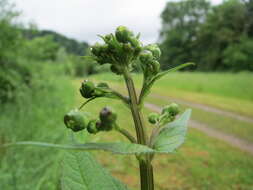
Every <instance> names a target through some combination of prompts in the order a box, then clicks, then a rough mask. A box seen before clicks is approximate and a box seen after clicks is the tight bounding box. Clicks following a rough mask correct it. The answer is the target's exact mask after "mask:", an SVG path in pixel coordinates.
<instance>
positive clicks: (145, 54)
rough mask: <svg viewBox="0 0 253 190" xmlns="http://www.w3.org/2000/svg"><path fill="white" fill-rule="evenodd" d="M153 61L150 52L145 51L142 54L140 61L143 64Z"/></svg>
mask: <svg viewBox="0 0 253 190" xmlns="http://www.w3.org/2000/svg"><path fill="white" fill-rule="evenodd" d="M152 60H153V54H152V53H151V52H150V51H147V50H145V51H143V52H141V54H140V61H141V62H142V63H143V64H147V63H149V62H151V61H152Z"/></svg>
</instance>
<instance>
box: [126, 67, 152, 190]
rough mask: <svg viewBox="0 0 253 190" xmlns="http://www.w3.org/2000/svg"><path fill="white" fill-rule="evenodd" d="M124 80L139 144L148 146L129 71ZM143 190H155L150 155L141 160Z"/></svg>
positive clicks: (139, 107)
mask: <svg viewBox="0 0 253 190" xmlns="http://www.w3.org/2000/svg"><path fill="white" fill-rule="evenodd" d="M124 79H125V82H126V85H127V89H128V94H129V99H130V102H129V103H130V108H131V112H132V116H133V120H134V125H135V130H136V136H137V143H138V144H143V145H148V139H147V135H146V131H145V127H144V122H143V117H142V114H141V106H139V105H138V99H137V95H136V91H135V87H134V83H133V80H132V77H131V75H130V73H129V72H128V71H125V72H124ZM139 168H140V178H141V190H154V181H153V167H152V165H151V159H150V155H143V157H141V158H140V159H139Z"/></svg>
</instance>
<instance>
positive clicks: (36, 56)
mask: <svg viewBox="0 0 253 190" xmlns="http://www.w3.org/2000/svg"><path fill="white" fill-rule="evenodd" d="M17 18H19V12H17V11H16V10H15V9H14V8H13V6H12V5H11V4H10V3H9V2H8V0H0V145H1V144H4V143H8V142H13V141H20V140H34V141H46V142H52V143H67V142H68V141H72V140H73V137H71V136H70V135H69V134H68V131H67V130H66V129H65V127H64V126H63V122H62V117H63V115H64V114H65V113H66V111H68V110H70V109H71V108H73V107H75V106H77V105H79V104H80V102H82V101H83V99H81V96H79V94H78V93H77V91H78V88H79V85H80V81H81V80H83V78H84V77H85V78H87V77H89V78H90V79H91V80H93V81H108V82H110V83H111V84H112V86H113V87H114V88H117V89H121V90H122V92H125V89H124V88H123V86H122V82H123V81H122V79H121V78H119V77H118V76H112V75H110V74H108V73H105V72H106V71H108V67H106V66H105V67H98V66H97V65H96V63H94V62H90V61H87V60H84V59H83V58H82V57H81V56H83V55H88V54H89V48H88V47H89V45H88V44H87V43H86V42H78V41H76V40H74V39H69V38H67V37H65V36H63V35H61V34H58V33H56V32H53V31H40V30H38V29H36V27H31V28H26V27H24V26H23V25H22V23H20V22H18V21H17ZM161 19H162V23H163V25H162V29H161V33H160V39H159V45H160V47H161V49H162V51H163V54H162V55H163V56H162V58H161V63H162V67H163V68H168V67H173V66H175V65H178V64H181V63H184V62H189V61H193V62H195V63H197V64H196V67H193V68H190V70H191V71H193V70H197V71H202V72H181V73H172V74H171V75H169V76H168V77H166V78H164V79H163V80H161V81H160V82H159V83H158V85H157V86H156V87H155V88H154V93H153V94H152V95H150V96H149V98H148V101H149V103H151V104H154V105H156V106H162V105H165V104H168V103H169V102H171V101H178V103H179V104H180V105H181V108H182V109H184V108H186V107H192V109H193V120H194V121H198V122H201V123H204V124H205V125H207V126H208V127H210V128H211V129H215V130H217V131H218V132H222V133H225V134H228V135H231V136H233V137H234V138H236V139H237V138H239V139H241V140H244V141H246V142H248V143H251V144H252V143H253V138H252V133H253V122H248V121H246V120H238V119H237V118H235V117H229V116H227V115H224V114H219V113H216V112H210V111H208V110H205V109H202V108H201V107H198V106H196V105H202V106H203V105H204V106H208V107H211V108H215V109H219V110H222V111H225V112H231V113H233V114H236V115H237V116H243V117H246V118H250V119H252V117H253V88H252V87H253V82H252V81H253V75H252V72H251V71H252V70H253V54H252V52H253V1H252V0H245V1H242V0H227V1H224V3H222V4H220V5H216V6H213V5H211V4H210V3H209V2H208V1H206V0H187V1H179V2H168V3H167V5H166V7H165V9H164V10H163V12H162V13H161ZM206 71H208V73H207V72H206ZM210 71H216V72H213V73H211V72H210ZM231 71H233V72H231ZM239 71H240V72H239ZM241 71H243V72H241ZM101 72H103V73H102V74H98V75H91V76H87V75H90V74H94V73H101ZM234 72H237V73H234ZM77 77H78V79H77ZM134 79H135V81H136V82H137V84H138V85H140V84H141V77H140V76H139V75H138V73H136V75H135V78H134ZM168 81H170V84H172V85H168ZM185 103H188V104H185ZM189 103H190V106H189ZM108 104H110V105H111V106H112V107H114V108H115V109H116V110H117V111H118V112H119V114H118V115H119V116H120V118H119V119H120V122H121V124H122V125H126V124H127V125H126V127H127V128H129V129H130V130H131V128H132V125H133V124H132V122H131V121H129V122H128V123H126V120H125V118H126V116H127V115H128V114H130V113H129V112H128V111H127V109H126V108H124V107H120V106H119V104H118V102H117V101H110V102H108V100H107V101H106V100H99V101H98V102H96V104H93V103H91V104H89V105H88V107H87V109H88V110H89V111H90V112H92V113H93V114H97V112H98V111H99V110H98V109H99V108H101V107H102V106H104V105H108ZM194 105H195V106H194ZM150 111H151V110H150V109H148V108H147V109H146V110H145V113H149V112H150ZM86 135H87V134H79V135H77V136H76V138H77V139H79V138H80V139H82V138H84V136H86ZM86 138H89V140H90V141H97V140H98V139H102V140H104V141H111V139H117V140H122V141H123V140H124V139H123V138H122V139H121V138H120V137H118V136H117V135H115V134H113V133H112V134H110V136H105V135H104V134H103V133H101V134H99V136H98V137H97V136H96V138H92V137H91V138H90V137H86ZM100 141H101V140H100ZM101 154H103V155H105V156H102V157H101ZM96 156H97V158H98V159H99V160H100V161H101V162H102V163H103V165H105V166H107V167H109V169H110V170H111V171H112V173H113V175H114V176H117V177H119V178H120V179H121V180H122V181H124V182H125V183H127V184H130V186H131V187H132V188H133V189H138V180H137V177H138V170H137V165H135V164H134V163H135V162H133V159H135V158H134V157H131V158H130V159H129V157H123V156H118V157H115V156H112V155H110V154H109V153H102V152H99V153H97V154H96ZM62 158H63V151H58V150H53V149H47V148H42V149H37V148H34V147H22V148H21V147H17V148H11V149H0V189H4V190H9V189H15V190H19V189H20V190H26V189H27V190H30V189H38V190H39V189H41V190H42V189H47V190H51V189H52V190H53V189H60V175H61V161H62ZM112 162H113V164H111V163H112ZM155 168H156V170H157V171H156V172H155V173H157V175H156V176H155V178H156V187H157V189H159V190H165V189H191V190H193V189H207V190H209V189H210V190H220V189H222V190H230V189H234V190H236V189H241V190H251V189H252V188H253V182H252V179H253V160H252V155H251V154H250V153H248V152H245V151H243V150H241V149H240V148H235V147H233V145H231V144H230V143H228V142H224V141H222V140H217V139H216V138H214V137H210V135H208V134H206V133H203V132H201V131H199V130H197V129H193V128H190V130H189V135H188V138H187V140H186V144H185V145H184V146H183V147H182V149H180V150H179V151H178V153H177V154H175V155H174V154H173V155H170V156H158V157H157V158H156V159H155ZM168 187H170V188H168Z"/></svg>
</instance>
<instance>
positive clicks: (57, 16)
mask: <svg viewBox="0 0 253 190" xmlns="http://www.w3.org/2000/svg"><path fill="white" fill-rule="evenodd" d="M13 1H14V2H15V3H16V5H17V8H18V9H19V10H21V11H22V13H23V14H22V20H23V21H24V22H25V23H30V22H32V23H36V25H37V26H38V28H39V29H49V30H54V31H57V32H59V33H62V34H64V35H66V36H68V37H72V38H75V39H78V40H81V41H87V42H89V43H94V42H95V41H97V39H98V37H97V34H107V33H111V32H112V31H114V30H115V28H116V27H117V26H119V25H125V26H127V27H129V28H130V29H131V30H134V31H135V32H141V34H142V36H141V38H142V40H143V41H144V42H146V43H152V42H156V41H157V38H158V32H159V29H160V26H161V20H160V17H159V16H160V14H161V12H162V10H163V9H164V7H165V4H166V2H168V1H165V0H13ZM211 1H212V3H214V4H218V3H220V2H221V1H222V0H211Z"/></svg>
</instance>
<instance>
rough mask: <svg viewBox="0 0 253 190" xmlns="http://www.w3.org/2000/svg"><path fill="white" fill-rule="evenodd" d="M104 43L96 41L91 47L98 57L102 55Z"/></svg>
mask: <svg viewBox="0 0 253 190" xmlns="http://www.w3.org/2000/svg"><path fill="white" fill-rule="evenodd" d="M102 46H103V45H101V44H99V43H95V45H94V46H92V47H91V53H92V54H93V55H95V56H97V57H99V56H100V54H101V50H102V49H101V48H102Z"/></svg>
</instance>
